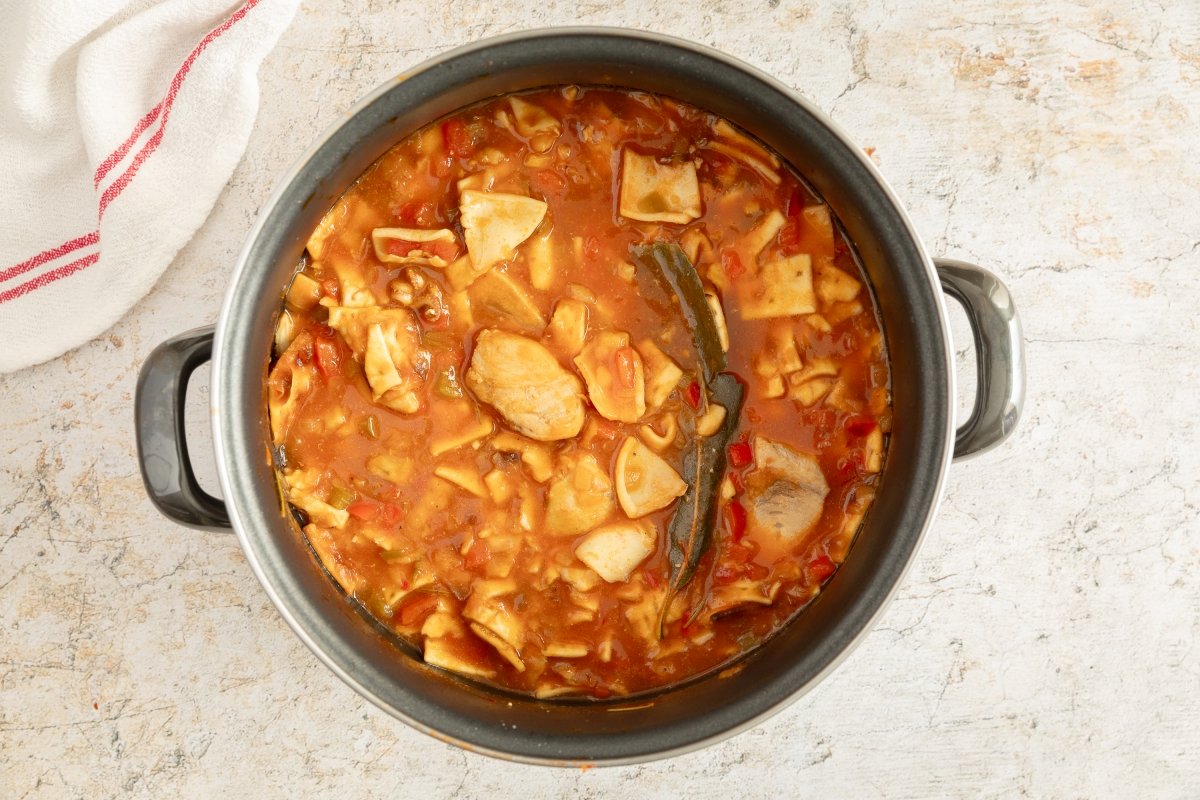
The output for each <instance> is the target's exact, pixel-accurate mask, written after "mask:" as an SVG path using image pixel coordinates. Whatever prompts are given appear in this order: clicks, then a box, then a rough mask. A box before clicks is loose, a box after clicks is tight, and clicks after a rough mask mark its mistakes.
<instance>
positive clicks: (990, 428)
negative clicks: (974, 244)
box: [934, 258, 1025, 461]
mask: <svg viewBox="0 0 1200 800" xmlns="http://www.w3.org/2000/svg"><path fill="white" fill-rule="evenodd" d="M934 263H935V264H936V265H937V271H938V275H939V277H940V278H941V280H942V289H943V290H944V291H945V292H946V294H948V295H950V296H951V297H953V298H954V299H955V300H957V301H958V302H959V303H961V304H962V307H963V310H964V311H966V312H967V319H968V320H970V322H971V332H972V333H973V334H974V335H975V351H976V353H975V356H976V362H977V373H978V377H977V381H976V383H977V386H976V391H975V406H974V407H973V408H972V409H971V416H970V417H969V418H968V419H967V421H966V422H965V423H963V424H962V425H960V426H959V428H958V431H957V433H956V434H955V437H954V460H955V461H959V460H961V459H965V458H971V457H972V456H977V455H979V454H980V453H983V452H986V451H988V450H991V449H992V448H993V447H995V446H996V445H998V444H1000V443H1001V442H1003V441H1004V440H1005V439H1007V438H1008V437H1009V436H1010V435H1011V434H1012V432H1013V431H1014V430H1015V429H1016V427H1017V420H1018V419H1019V418H1020V416H1021V406H1022V405H1023V404H1024V403H1025V345H1024V342H1023V341H1022V339H1021V320H1020V318H1019V317H1018V316H1017V308H1016V306H1014V305H1013V301H1012V295H1010V294H1009V293H1008V289H1007V288H1006V287H1005V285H1004V284H1003V283H1001V282H1000V279H999V278H997V277H996V276H995V275H993V274H992V273H990V272H988V271H987V270H986V269H983V268H982V267H977V266H975V265H974V264H968V263H966V262H964V261H954V260H951V259H948V258H937V259H934Z"/></svg>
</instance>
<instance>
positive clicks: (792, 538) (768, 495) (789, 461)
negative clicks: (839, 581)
mask: <svg viewBox="0 0 1200 800" xmlns="http://www.w3.org/2000/svg"><path fill="white" fill-rule="evenodd" d="M754 466H755V469H754V471H753V472H751V473H750V474H749V475H748V476H747V477H746V481H745V482H746V493H747V498H748V504H747V506H746V512H747V514H746V521H747V526H748V527H749V528H750V530H751V531H752V532H753V533H757V534H759V535H762V536H766V537H772V538H774V539H777V540H779V541H781V542H782V543H784V544H787V545H790V544H794V543H796V542H798V541H800V540H801V539H802V538H803V537H804V536H805V535H807V534H808V532H809V531H810V530H812V528H813V526H814V525H816V524H817V521H818V520H820V518H821V514H822V513H823V512H824V510H825V497H826V495H828V494H829V484H828V482H826V480H825V475H824V473H822V472H821V465H820V463H819V462H818V461H817V459H816V457H814V456H812V455H809V454H808V453H798V452H796V451H795V450H793V449H792V448H790V447H788V446H787V445H784V444H779V443H777V442H773V441H771V440H770V439H767V438H765V437H763V436H756V437H755V438H754Z"/></svg>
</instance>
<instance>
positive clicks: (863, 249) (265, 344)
mask: <svg viewBox="0 0 1200 800" xmlns="http://www.w3.org/2000/svg"><path fill="white" fill-rule="evenodd" d="M567 83H576V84H581V85H602V86H611V87H626V88H636V89H641V90H645V91H650V92H655V93H659V94H662V95H666V96H670V97H674V98H677V99H680V100H683V101H686V102H688V103H691V104H693V105H695V106H698V107H700V108H704V109H707V110H709V111H712V112H714V113H716V114H719V115H721V116H723V117H725V118H726V119H728V120H730V121H732V122H734V123H736V124H738V125H740V126H741V127H743V128H745V129H746V130H748V131H750V132H751V133H753V134H755V135H756V136H758V137H759V138H760V139H762V140H763V141H764V142H765V143H766V144H768V145H769V146H771V147H772V148H773V149H774V150H776V151H777V152H778V153H779V154H780V155H781V156H782V157H783V158H784V160H786V161H788V162H789V163H790V164H791V165H792V166H793V167H794V168H795V169H796V171H797V172H799V174H800V175H802V176H803V177H804V178H805V179H806V180H807V181H808V183H809V184H810V185H811V186H812V187H813V188H814V189H815V190H816V191H817V193H818V194H820V195H821V196H822V197H824V198H825V200H826V201H827V202H828V203H829V204H830V205H831V207H832V208H833V210H834V212H835V213H836V215H837V217H838V218H839V219H840V220H841V222H842V224H843V226H844V228H845V230H846V232H847V234H848V236H849V238H850V240H851V241H852V242H854V244H855V246H856V248H857V250H858V254H859V256H860V258H861V260H862V264H863V266H864V268H865V272H866V274H867V275H868V278H869V280H870V283H871V285H872V288H873V292H874V294H875V298H876V301H877V303H878V305H879V310H880V315H881V318H882V322H883V329H884V335H885V337H886V341H887V345H888V349H889V353H890V361H891V367H892V379H893V408H894V419H895V424H894V429H893V432H892V436H891V441H890V445H889V451H888V458H887V462H886V466H885V470H884V475H883V477H882V480H881V485H880V490H879V492H878V495H877V498H876V501H875V506H874V508H873V509H872V511H871V513H870V514H869V516H868V518H867V520H866V523H865V525H864V527H863V529H862V530H861V531H860V533H859V535H858V537H857V539H856V542H855V544H854V546H853V547H852V548H851V551H850V554H849V556H848V557H847V560H846V562H845V563H844V564H843V565H842V567H841V568H840V569H839V571H838V572H837V574H836V575H835V577H834V578H833V579H832V580H831V581H830V583H829V584H827V585H826V587H825V589H824V590H823V591H822V593H821V595H820V596H819V599H818V600H817V601H816V602H814V603H813V604H812V605H811V606H809V607H808V608H807V609H806V610H805V611H803V612H802V613H801V614H800V615H799V616H798V617H797V618H796V619H795V620H793V621H792V622H791V623H790V624H789V625H788V626H786V627H785V628H784V629H783V630H781V631H780V632H779V633H778V634H777V635H775V636H774V637H773V638H772V639H771V640H769V641H768V642H767V643H766V644H764V645H763V646H761V647H760V648H758V649H757V650H755V651H753V653H752V654H751V655H750V656H749V657H746V658H743V659H742V660H741V661H740V662H738V663H737V664H736V666H735V667H734V668H732V669H727V670H725V671H723V672H721V673H718V674H714V675H710V676H708V677H706V678H704V679H701V680H698V681H693V682H691V683H688V684H684V685H682V686H679V687H676V688H672V689H668V690H665V691H662V692H660V693H658V694H657V695H654V696H653V697H650V698H644V699H638V700H633V701H624V702H606V703H600V702H586V703H581V702H562V701H554V702H550V701H538V700H534V699H532V698H528V697H522V696H515V695H509V694H504V693H501V692H498V691H496V690H491V689H483V688H480V687H478V686H475V685H473V684H471V683H469V682H467V681H465V680H460V679H458V678H455V677H453V676H448V675H446V674H445V673H442V672H440V671H438V670H434V669H431V668H429V667H426V666H425V665H424V664H423V663H421V661H420V659H419V657H413V658H408V657H401V656H400V655H399V653H398V652H397V643H396V639H395V637H394V636H392V635H391V634H390V633H388V632H386V631H385V630H384V629H383V628H382V627H381V626H379V625H377V624H376V623H374V622H373V621H372V620H370V618H368V617H367V616H366V615H365V614H364V613H360V612H358V611H357V610H356V608H355V606H353V605H352V604H351V603H349V602H347V599H346V597H345V596H344V595H343V593H342V592H341V590H340V588H339V587H338V586H337V585H336V584H335V583H334V582H333V581H332V580H330V579H329V578H328V577H327V576H326V575H325V574H324V573H323V571H322V570H321V569H320V567H319V566H318V564H317V561H316V559H315V557H314V556H313V555H312V553H311V552H310V550H309V548H308V546H307V544H306V542H305V540H304V537H303V535H302V534H301V533H300V532H299V531H298V530H297V529H296V527H295V525H294V523H293V522H292V521H291V520H290V519H289V518H286V517H285V516H283V515H282V514H281V513H280V499H279V495H278V491H277V488H276V483H275V478H274V475H273V472H272V467H271V462H270V458H269V457H268V456H267V455H266V454H267V453H269V441H270V435H269V429H268V424H267V418H266V404H265V376H266V371H267V365H268V360H269V358H270V348H271V341H272V331H273V323H274V319H275V315H276V314H277V311H278V307H279V305H280V302H281V296H282V291H283V288H284V286H285V285H286V281H287V280H288V278H289V277H290V275H291V274H292V272H293V271H294V269H295V267H296V264H297V261H298V259H299V257H300V254H301V252H302V251H303V248H304V242H305V240H306V239H307V237H308V234H309V232H310V231H311V230H312V228H313V227H314V226H315V224H316V223H317V221H318V220H319V219H320V217H321V216H322V215H323V214H324V213H325V211H326V210H327V209H328V208H329V206H330V205H331V204H332V203H333V202H334V200H335V199H336V198H337V197H338V196H339V195H340V194H341V193H342V192H343V191H344V190H345V189H346V187H347V186H348V185H349V184H350V183H351V182H353V181H354V180H355V179H356V178H357V177H358V175H359V174H360V173H361V172H362V171H363V170H364V169H366V168H367V167H368V166H369V165H370V164H371V163H372V162H374V161H375V160H376V159H377V158H379V157H380V156H381V155H382V154H383V153H384V152H385V151H386V150H387V149H388V148H390V147H391V146H392V145H393V144H395V143H396V142H398V141H399V140H401V139H402V138H404V137H405V136H407V135H408V134H410V133H412V132H413V131H415V130H417V129H418V128H420V127H422V126H424V125H425V124H427V123H429V122H431V121H433V120H435V119H437V118H439V117H442V116H444V115H446V114H449V113H451V112H453V111H455V110H457V109H459V108H461V107H463V106H467V105H470V104H472V103H475V102H478V101H480V100H483V99H486V98H489V97H492V96H495V95H499V94H504V93H508V92H513V91H519V90H526V89H533V88H537V87H542V86H548V85H558V84H567ZM936 286H937V284H936V281H935V279H933V278H932V273H931V268H930V266H929V263H928V260H927V258H926V256H925V255H924V252H923V250H922V248H921V245H920V243H919V242H918V241H917V240H916V239H915V237H914V234H913V232H912V230H911V228H910V226H909V225H908V223H907V221H906V220H905V218H904V216H903V214H902V212H901V211H900V210H899V209H898V207H897V206H896V204H895V202H894V200H893V199H892V198H891V197H890V195H889V193H888V191H887V190H886V188H885V187H884V186H883V185H882V184H881V183H880V182H879V180H878V179H877V178H876V177H875V175H874V173H873V171H872V169H871V168H870V167H869V165H868V163H867V162H866V160H865V158H864V157H863V156H862V154H861V153H859V152H858V151H857V149H856V148H855V147H854V146H853V145H852V144H850V143H849V142H847V141H846V140H845V139H843V138H842V137H841V136H840V135H839V134H838V133H837V132H835V131H834V130H832V129H830V128H829V126H828V124H827V123H826V122H825V121H824V118H823V117H822V116H820V115H819V114H818V113H817V112H815V111H813V110H812V109H810V108H809V107H808V106H807V105H806V104H804V103H803V102H802V101H798V100H797V99H796V98H795V96H794V95H792V94H790V93H789V92H788V91H787V90H786V89H784V88H783V87H781V86H780V85H778V84H776V83H775V82H773V81H771V80H770V79H767V78H765V77H763V76H761V75H759V74H758V73H755V72H753V71H752V70H750V69H749V68H747V67H745V66H744V65H741V64H739V63H737V62H734V61H732V60H730V59H728V58H726V57H724V56H721V55H719V54H716V53H714V52H712V51H708V50H703V49H700V48H697V47H695V46H692V45H689V44H685V43H682V42H678V41H675V40H669V39H663V38H659V37H653V36H650V35H646V34H640V33H633V32H627V31H617V30H603V29H581V30H558V31H548V32H541V33H532V34H521V35H516V36H512V37H505V38H501V39H496V40H492V41H490V42H485V43H483V44H479V45H473V46H471V47H468V48H464V49H462V50H459V51H455V52H453V53H450V54H449V55H447V56H445V57H443V58H441V59H439V60H437V61H436V62H433V63H432V64H430V65H428V66H426V67H424V68H421V69H419V70H418V71H416V72H413V73H410V74H408V75H404V76H401V77H399V78H397V79H396V80H395V81H393V82H391V83H389V84H388V85H386V86H384V87H382V88H381V89H380V90H378V91H377V92H376V93H375V94H374V95H372V96H371V97H369V98H367V99H366V100H365V101H363V103H362V104H360V105H359V106H358V108H357V109H356V110H355V111H354V113H353V114H352V115H351V116H349V117H348V118H347V119H346V120H345V121H344V122H342V123H341V124H339V125H338V126H336V127H335V129H334V130H332V131H330V132H329V133H327V134H326V135H325V137H324V138H322V139H321V140H320V141H319V142H318V143H317V144H316V145H315V146H314V148H313V149H312V150H310V152H309V154H308V155H307V156H306V157H305V159H304V160H303V161H302V163H301V164H300V165H299V166H298V167H297V168H296V169H295V170H294V172H293V174H292V175H291V176H290V177H288V178H287V179H286V180H285V182H284V184H283V185H282V187H281V188H280V190H279V191H278V192H277V193H276V195H275V196H274V197H273V199H272V200H271V201H270V202H269V203H268V205H267V207H266V208H265V210H264V211H263V213H262V214H261V216H260V218H259V222H258V225H257V226H256V228H255V230H254V232H253V233H252V235H251V239H250V241H249V243H248V245H247V248H246V250H245V252H244V253H243V256H242V263H241V264H240V265H239V268H238V270H237V272H236V274H235V276H234V280H233V283H232V285H231V287H230V289H229V293H228V297H227V300H226V306H225V309H224V311H223V313H222V317H221V320H220V322H219V324H218V331H217V358H216V365H215V368H214V371H213V381H214V391H215V396H216V398H217V401H216V402H217V406H216V407H217V412H216V416H215V419H216V424H217V430H216V431H215V435H216V437H217V438H218V447H219V450H220V452H221V454H222V459H221V463H220V465H219V466H220V469H221V471H222V480H223V486H224V489H225V497H226V498H227V502H228V503H229V504H230V506H231V513H232V515H233V518H234V521H235V525H236V527H237V528H238V531H239V536H240V537H241V539H242V543H243V546H244V547H245V549H246V553H247V556H248V558H249V560H250V562H251V565H252V566H253V567H254V569H255V571H256V573H257V574H258V576H259V578H260V580H262V581H263V584H264V587H265V588H266V589H267V591H268V593H269V594H270V595H271V597H272V600H273V601H274V602H275V604H276V606H277V607H278V608H279V610H280V612H281V613H282V614H283V616H284V617H285V619H287V621H288V622H289V624H291V625H292V627H293V628H294V629H295V630H296V632H297V633H298V634H299V635H300V637H301V638H302V639H303V640H304V641H305V643H306V644H308V646H309V647H310V648H312V649H313V650H314V652H316V653H317V654H318V656H320V657H321V659H322V660H323V661H325V663H326V664H327V665H329V666H330V668H331V669H333V670H334V671H335V672H336V673H337V674H338V675H340V676H341V677H342V678H343V679H344V680H346V681H347V682H348V683H349V684H350V685H351V686H353V687H354V688H355V689H356V690H358V691H359V692H360V693H361V694H363V695H364V696H365V697H367V698H368V699H370V700H371V701H372V702H374V703H376V704H377V705H379V706H380V707H382V708H384V709H385V710H387V711H389V712H390V713H392V714H394V715H396V716H398V717H400V718H402V719H404V720H406V721H407V722H409V723H410V724H412V725H414V726H416V727H418V728H419V729H422V730H425V731H426V732H429V733H431V734H433V735H435V736H438V737H439V738H444V739H446V740H449V741H454V742H456V743H458V744H460V745H463V746H465V747H468V748H470V749H477V750H483V751H485V752H489V753H492V754H496V755H504V756H508V757H515V758H518V759H522V760H532V761H540V762H549V763H580V762H588V763H596V762H610V763H619V762H629V761H640V760H646V759H648V758H654V757H659V756H663V755H668V754H672V753H677V752H681V751H684V750H687V749H691V748H693V747H696V746H699V745H700V744H703V743H705V742H708V741H712V740H714V739H717V738H720V737H722V736H724V735H728V734H730V733H732V732H736V731H738V730H741V729H743V728H745V727H748V726H749V725H751V724H753V723H754V722H756V721H758V720H760V719H762V718H763V717H764V716H766V715H767V714H769V713H770V712H772V711H774V710H776V709H778V708H779V707H781V706H782V705H783V704H785V703H786V702H787V701H788V700H789V699H792V698H793V697H794V696H796V695H797V694H798V693H799V692H800V691H801V690H803V689H805V688H806V687H809V686H811V685H812V684H813V683H814V682H815V680H816V679H818V678H819V677H820V676H821V675H822V674H823V673H824V672H825V671H826V670H828V669H829V668H830V667H832V666H833V665H834V664H835V663H836V661H837V660H838V659H839V657H840V656H841V655H843V654H844V653H845V652H846V651H847V650H848V648H849V647H850V646H851V645H852V644H853V643H854V641H855V640H856V639H857V638H858V637H859V636H860V635H861V634H862V633H863V632H864V631H865V630H866V628H867V626H868V625H869V624H870V622H871V620H872V619H873V617H874V616H875V614H876V613H877V612H878V610H879V609H880V608H881V606H882V605H883V603H884V602H885V600H886V599H887V598H888V597H889V596H890V594H891V592H892V591H893V590H894V588H895V587H896V585H897V584H898V582H899V581H900V579H901V577H902V575H903V573H904V571H905V569H906V568H907V565H908V563H909V561H910V560H911V558H912V555H913V553H914V551H915V548H916V546H917V544H918V541H919V539H920V537H921V534H922V533H923V531H924V529H925V527H926V525H927V523H928V521H929V518H930V516H931V514H932V512H933V509H934V507H935V505H936V501H937V496H938V492H939V489H940V484H941V480H942V478H943V476H944V473H945V469H946V467H947V466H948V463H949V453H948V447H949V446H950V442H951V440H952V435H953V434H952V430H951V428H950V425H951V410H950V402H949V400H950V377H949V373H948V349H947V340H946V334H945V329H944V322H943V312H942V300H941V294H940V291H939V290H938V289H937V288H936ZM409 652H410V653H411V652H412V651H411V648H409ZM414 655H415V654H414Z"/></svg>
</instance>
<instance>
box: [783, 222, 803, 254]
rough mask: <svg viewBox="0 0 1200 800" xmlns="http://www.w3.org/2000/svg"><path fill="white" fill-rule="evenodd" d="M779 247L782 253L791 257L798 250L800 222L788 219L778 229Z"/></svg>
mask: <svg viewBox="0 0 1200 800" xmlns="http://www.w3.org/2000/svg"><path fill="white" fill-rule="evenodd" d="M779 246H780V247H781V248H783V252H785V253H787V254H788V255H791V254H792V253H794V252H796V251H797V250H798V249H799V248H800V220H799V219H796V218H795V217H792V218H789V219H788V221H787V222H785V223H783V227H782V228H780V229H779Z"/></svg>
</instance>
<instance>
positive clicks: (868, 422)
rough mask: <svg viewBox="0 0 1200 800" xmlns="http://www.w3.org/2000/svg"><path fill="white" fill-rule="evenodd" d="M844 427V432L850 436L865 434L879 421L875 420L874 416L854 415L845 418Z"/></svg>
mask: <svg viewBox="0 0 1200 800" xmlns="http://www.w3.org/2000/svg"><path fill="white" fill-rule="evenodd" d="M844 427H845V428H846V433H848V434H850V435H851V436H866V435H867V434H868V433H870V432H871V431H873V430H875V429H876V428H878V427H879V423H878V422H876V421H875V419H874V417H867V416H862V415H855V416H852V417H847V418H846V423H845V425H844Z"/></svg>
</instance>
